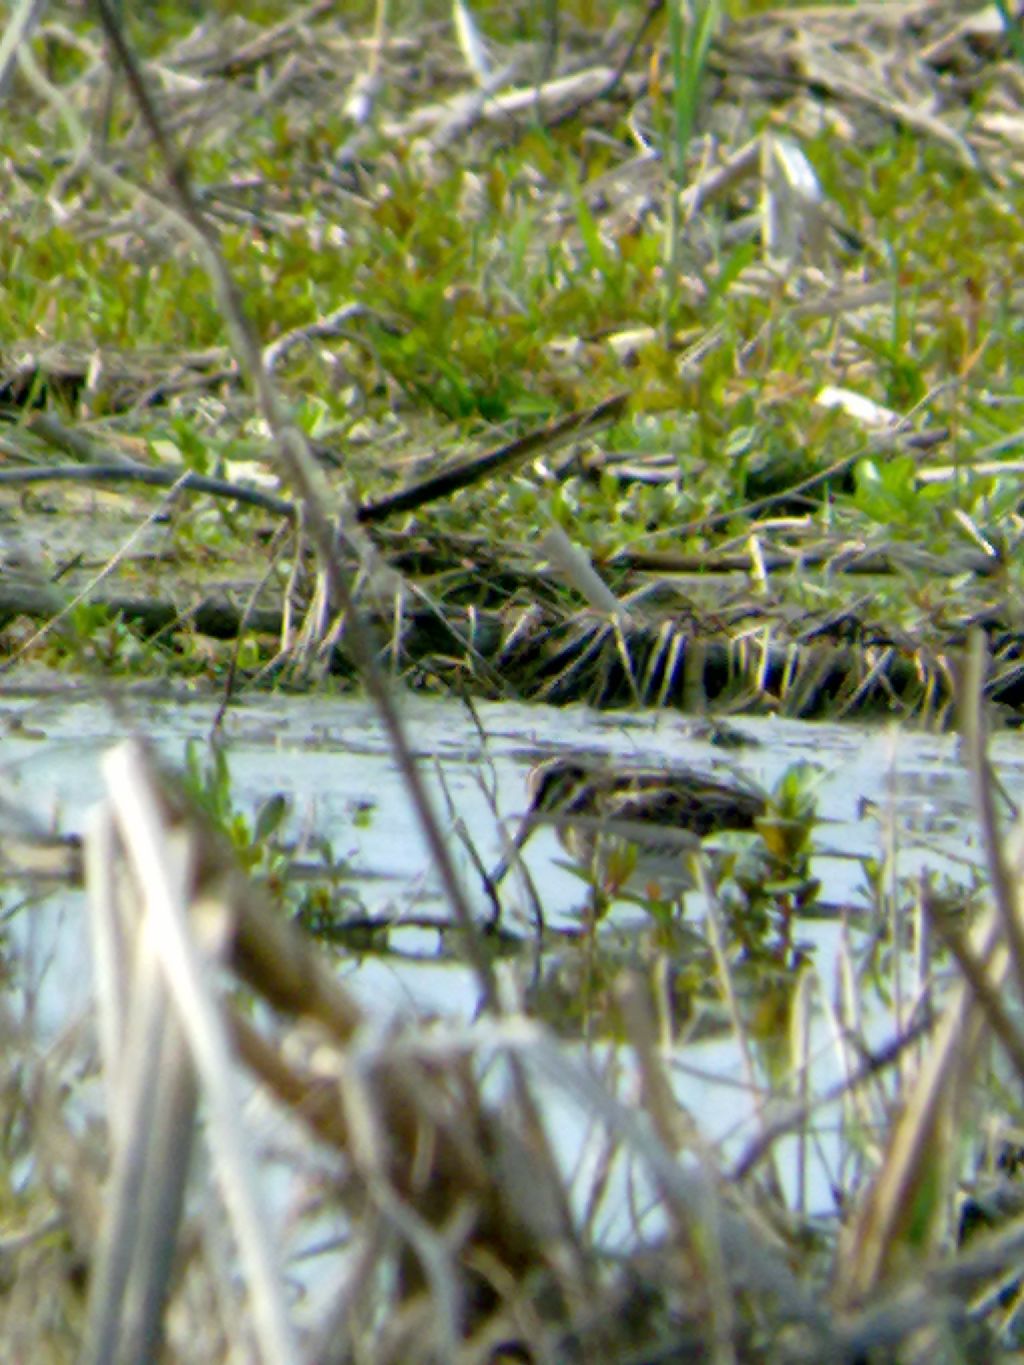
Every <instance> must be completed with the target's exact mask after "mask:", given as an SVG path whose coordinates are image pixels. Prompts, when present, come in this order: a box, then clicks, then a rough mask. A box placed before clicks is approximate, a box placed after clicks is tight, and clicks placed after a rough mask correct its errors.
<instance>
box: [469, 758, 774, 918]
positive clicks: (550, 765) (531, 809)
mask: <svg viewBox="0 0 1024 1365" xmlns="http://www.w3.org/2000/svg"><path fill="white" fill-rule="evenodd" d="M527 794H528V798H529V805H528V809H527V811H526V814H525V815H524V816H523V818H522V821H521V823H520V826H519V829H518V830H517V832H516V835H515V837H514V838H513V840H512V841H511V845H510V851H509V855H508V857H507V858H506V859H505V860H504V862H503V864H502V866H501V867H500V869H499V870H498V872H497V873H495V874H493V877H492V880H495V879H496V880H500V879H501V877H502V876H503V875H504V873H505V872H506V871H507V870H508V867H509V866H510V865H511V862H512V861H513V860H514V859H515V857H516V856H517V855H518V853H519V851H520V850H521V849H522V847H523V845H524V844H525V842H526V840H527V838H528V837H529V835H530V833H531V832H532V831H533V830H534V829H535V828H536V827H537V826H538V825H541V824H550V825H553V826H554V828H555V832H556V835H557V837H558V840H559V842H560V843H561V845H562V847H563V848H564V849H565V850H566V852H567V853H568V854H569V856H570V857H571V858H572V860H573V862H574V863H576V864H577V865H578V866H579V867H581V868H583V869H584V871H585V872H586V873H587V877H588V880H589V881H590V882H591V885H592V886H593V887H594V889H595V891H597V892H598V893H600V894H601V895H602V896H604V897H606V898H607V897H614V896H615V895H617V894H618V893H619V892H620V891H622V890H623V889H624V888H626V887H627V885H628V884H633V885H635V884H636V883H637V882H639V884H640V885H641V886H642V887H643V889H644V892H645V893H646V894H647V895H649V896H651V897H652V898H657V899H674V898H677V897H678V896H679V895H680V894H681V893H682V892H683V891H685V890H688V889H689V888H690V887H692V886H693V885H694V881H695V878H694V874H693V867H692V862H693V860H692V856H691V855H692V854H694V853H695V852H698V851H699V850H700V849H701V847H702V844H703V841H704V840H705V839H707V838H708V837H709V836H711V835H714V834H719V833H724V832H725V831H730V830H755V829H756V828H757V823H758V821H759V820H760V819H761V817H763V816H764V815H765V812H766V809H767V805H768V797H767V795H766V793H764V792H763V791H761V790H760V789H759V788H758V787H756V786H755V785H754V784H753V783H750V782H742V783H741V782H740V781H739V780H737V781H730V782H725V781H722V780H720V779H719V778H717V777H714V776H712V775H711V774H709V773H707V772H705V771H702V770H700V769H697V768H691V767H673V768H660V767H641V766H636V765H629V764H625V765H620V764H613V763H610V762H607V761H600V760H595V759H587V758H581V757H578V756H563V755H559V756H556V757H553V758H547V759H544V760H542V761H541V762H539V763H537V764H536V765H535V766H534V767H533V768H532V769H531V771H530V773H529V776H528V778H527Z"/></svg>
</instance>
